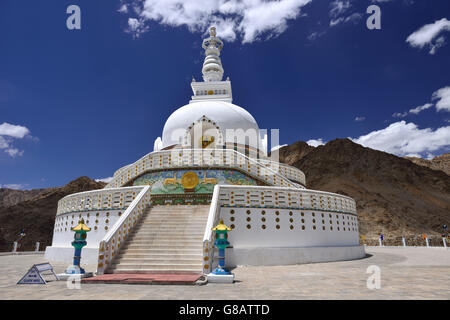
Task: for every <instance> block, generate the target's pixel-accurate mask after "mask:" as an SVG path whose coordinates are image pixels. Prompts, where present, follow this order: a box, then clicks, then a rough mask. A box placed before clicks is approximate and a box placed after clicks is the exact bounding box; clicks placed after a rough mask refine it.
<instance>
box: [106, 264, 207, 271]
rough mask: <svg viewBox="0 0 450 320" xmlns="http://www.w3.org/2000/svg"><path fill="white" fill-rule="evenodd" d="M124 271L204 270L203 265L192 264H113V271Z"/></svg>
mask: <svg viewBox="0 0 450 320" xmlns="http://www.w3.org/2000/svg"><path fill="white" fill-rule="evenodd" d="M123 269H135V270H139V269H159V270H180V269H181V270H183V269H190V270H202V263H201V262H200V263H195V264H193V263H190V264H187V263H186V264H175V263H171V264H164V263H149V264H133V263H121V264H113V266H112V267H111V270H123Z"/></svg>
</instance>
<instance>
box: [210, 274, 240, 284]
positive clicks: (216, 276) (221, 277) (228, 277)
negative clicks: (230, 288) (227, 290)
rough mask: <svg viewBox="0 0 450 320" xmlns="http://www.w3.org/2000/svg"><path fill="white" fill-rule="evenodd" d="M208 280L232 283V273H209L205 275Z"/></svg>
mask: <svg viewBox="0 0 450 320" xmlns="http://www.w3.org/2000/svg"><path fill="white" fill-rule="evenodd" d="M206 278H207V279H208V282H211V283H233V282H234V274H223V275H221V274H214V273H210V274H208V275H207V276H206Z"/></svg>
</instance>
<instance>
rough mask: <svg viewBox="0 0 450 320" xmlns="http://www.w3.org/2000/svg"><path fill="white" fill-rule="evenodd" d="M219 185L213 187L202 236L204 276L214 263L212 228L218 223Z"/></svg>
mask: <svg viewBox="0 0 450 320" xmlns="http://www.w3.org/2000/svg"><path fill="white" fill-rule="evenodd" d="M219 193H220V187H219V185H216V186H214V191H213V196H212V199H211V205H210V207H209V214H208V221H207V222H206V227H205V234H204V236H203V265H202V270H203V273H204V274H207V273H209V272H211V270H212V268H213V265H212V264H213V261H214V239H215V237H214V234H213V232H212V228H214V226H216V225H217V224H218V223H219V211H220V205H219Z"/></svg>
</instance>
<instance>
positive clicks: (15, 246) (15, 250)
mask: <svg viewBox="0 0 450 320" xmlns="http://www.w3.org/2000/svg"><path fill="white" fill-rule="evenodd" d="M12 252H17V241H14V246H13V250H12Z"/></svg>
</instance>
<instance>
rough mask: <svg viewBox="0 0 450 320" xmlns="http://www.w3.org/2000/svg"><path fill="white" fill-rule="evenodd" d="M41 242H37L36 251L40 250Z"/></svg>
mask: <svg viewBox="0 0 450 320" xmlns="http://www.w3.org/2000/svg"><path fill="white" fill-rule="evenodd" d="M39 244H40V243H39V242H36V248H35V249H34V251H36V252H38V251H39Z"/></svg>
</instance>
